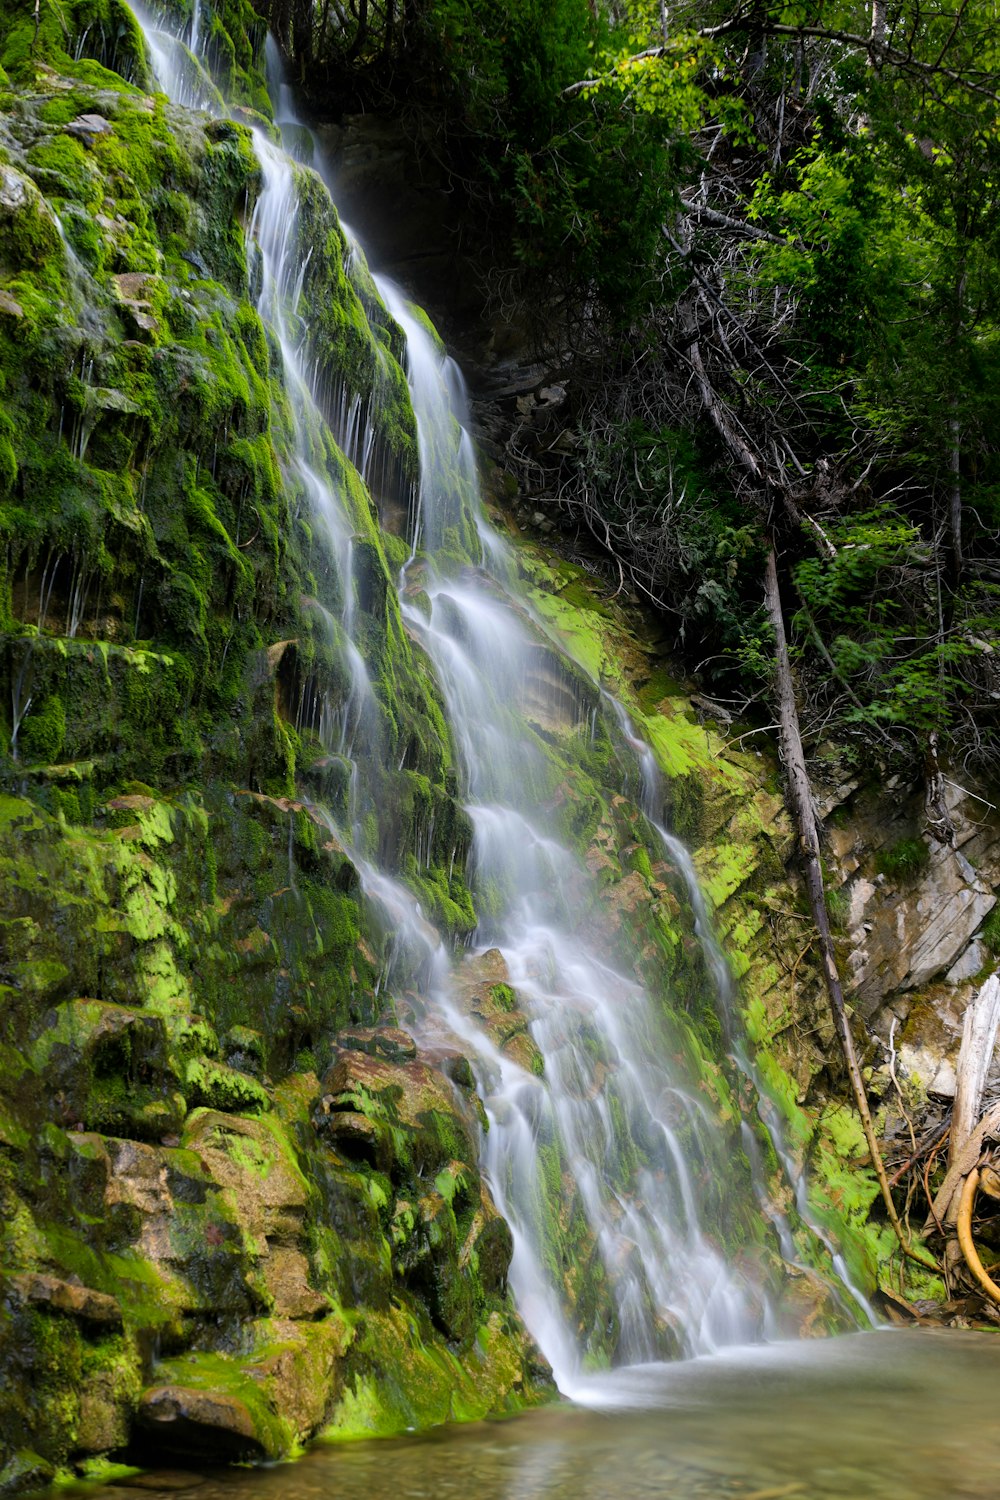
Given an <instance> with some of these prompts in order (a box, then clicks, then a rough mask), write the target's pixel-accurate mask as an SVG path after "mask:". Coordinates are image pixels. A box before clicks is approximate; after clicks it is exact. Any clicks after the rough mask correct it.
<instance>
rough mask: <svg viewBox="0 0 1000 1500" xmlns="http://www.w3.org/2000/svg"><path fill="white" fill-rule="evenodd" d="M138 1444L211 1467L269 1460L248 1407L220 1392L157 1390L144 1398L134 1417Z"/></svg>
mask: <svg viewBox="0 0 1000 1500" xmlns="http://www.w3.org/2000/svg"><path fill="white" fill-rule="evenodd" d="M137 1424H138V1428H139V1432H138V1434H137V1436H138V1439H139V1442H140V1444H142V1446H143V1447H145V1446H146V1445H147V1444H148V1445H149V1447H150V1449H151V1450H152V1451H153V1452H162V1451H163V1450H165V1449H167V1450H169V1451H170V1452H173V1453H185V1454H190V1455H191V1456H192V1457H195V1458H209V1459H213V1460H215V1461H218V1460H220V1459H221V1460H222V1461H224V1462H230V1461H232V1460H238V1459H242V1460H247V1459H263V1458H267V1457H268V1456H269V1453H268V1446H267V1443H266V1441H264V1440H263V1439H262V1437H261V1436H260V1435H259V1433H258V1431H257V1428H256V1426H255V1424H254V1420H253V1418H252V1417H251V1415H250V1412H249V1409H248V1408H247V1406H246V1405H245V1404H244V1403H243V1402H242V1401H240V1400H239V1399H238V1398H237V1397H235V1396H228V1395H225V1394H223V1393H221V1392H219V1391H199V1390H190V1389H185V1388H184V1387H183V1386H178V1385H157V1386H153V1387H152V1388H151V1389H150V1390H148V1391H145V1392H144V1393H143V1396H142V1399H141V1401H140V1402H139V1410H138V1413H137Z"/></svg>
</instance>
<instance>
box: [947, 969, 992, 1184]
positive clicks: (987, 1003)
mask: <svg viewBox="0 0 1000 1500" xmlns="http://www.w3.org/2000/svg"><path fill="white" fill-rule="evenodd" d="M998 1029H1000V977H998V976H997V975H996V974H991V975H990V977H989V979H987V981H986V983H985V984H984V985H983V986H982V988H981V989H980V991H979V993H978V994H977V995H976V997H975V999H973V1000H971V1001H970V1002H969V1006H968V1009H967V1010H966V1012H965V1023H964V1025H963V1027H962V1045H961V1048H960V1049H959V1053H958V1067H957V1069H956V1072H957V1075H958V1079H957V1083H956V1086H955V1107H954V1109H953V1110H952V1114H951V1139H950V1141H949V1143H948V1165H949V1166H954V1164H955V1162H957V1161H958V1159H959V1157H960V1156H961V1154H962V1150H963V1148H964V1147H965V1145H966V1143H967V1142H968V1140H969V1138H970V1137H971V1135H972V1132H973V1131H974V1130H975V1128H976V1126H977V1125H978V1124H979V1110H980V1107H981V1105H982V1100H983V1089H984V1088H985V1087H986V1075H987V1073H988V1072H989V1070H990V1063H991V1062H992V1061H993V1053H994V1051H995V1050H996V1044H997V1031H998Z"/></svg>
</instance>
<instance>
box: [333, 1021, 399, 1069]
mask: <svg viewBox="0 0 1000 1500" xmlns="http://www.w3.org/2000/svg"><path fill="white" fill-rule="evenodd" d="M337 1045H338V1046H339V1047H343V1048H344V1049H345V1050H346V1051H349V1052H366V1053H367V1054H368V1055H369V1056H370V1057H385V1058H388V1060H389V1061H390V1062H412V1061H413V1059H414V1058H415V1057H416V1055H417V1044H416V1042H415V1041H414V1040H413V1038H412V1037H411V1036H410V1035H409V1033H408V1032H405V1031H402V1030H400V1028H399V1027H397V1026H376V1027H352V1028H351V1030H350V1031H342V1032H341V1033H340V1035H339V1036H338V1037H337Z"/></svg>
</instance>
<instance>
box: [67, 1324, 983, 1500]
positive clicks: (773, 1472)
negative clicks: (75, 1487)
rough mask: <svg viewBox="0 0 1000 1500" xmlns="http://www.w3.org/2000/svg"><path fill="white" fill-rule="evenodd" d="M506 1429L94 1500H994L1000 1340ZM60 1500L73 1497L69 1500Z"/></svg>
mask: <svg viewBox="0 0 1000 1500" xmlns="http://www.w3.org/2000/svg"><path fill="white" fill-rule="evenodd" d="M577 1394H578V1395H579V1397H580V1398H581V1400H582V1402H585V1403H586V1404H574V1405H569V1404H559V1405H553V1406H549V1407H545V1408H542V1409H541V1410H535V1411H532V1412H527V1413H524V1414H523V1415H521V1416H518V1417H513V1418H508V1419H507V1420H503V1421H494V1422H478V1423H475V1424H471V1425H468V1426H455V1427H446V1428H438V1429H436V1430H434V1431H433V1432H430V1433H426V1434H421V1435H419V1436H413V1437H405V1438H399V1439H393V1440H382V1441H378V1442H371V1443H352V1444H318V1445H317V1446H316V1447H314V1448H313V1449H312V1450H311V1451H310V1452H309V1453H308V1454H306V1456H305V1457H304V1458H302V1459H300V1460H299V1461H298V1462H297V1463H295V1464H286V1465H281V1466H278V1467H275V1468H272V1469H265V1470H260V1469H258V1470H228V1471H225V1472H213V1473H177V1472H173V1471H172V1472H169V1473H168V1472H166V1471H163V1472H160V1473H157V1472H155V1471H154V1472H150V1473H149V1474H145V1475H143V1476H142V1477H141V1478H140V1479H138V1480H134V1479H133V1480H127V1481H123V1482H122V1483H121V1484H114V1485H108V1486H104V1487H102V1488H100V1489H96V1488H95V1487H93V1486H88V1487H87V1489H86V1493H87V1495H88V1496H89V1497H91V1500H95V1497H99V1500H140V1497H141V1500H157V1497H161V1500H168V1497H180V1496H183V1497H185V1500H187V1497H190V1500H279V1497H280V1500H334V1497H335V1500H448V1497H455V1500H466V1497H468V1500H533V1497H536V1496H538V1497H540V1496H546V1497H552V1500H633V1497H634V1500H640V1497H647V1496H649V1497H652V1496H658V1497H663V1500H696V1497H697V1500H704V1497H718V1500H724V1497H739V1500H751V1497H753V1500H782V1497H784V1496H788V1497H790V1500H792V1497H794V1500H826V1497H828V1496H829V1497H833V1496H838V1497H845V1496H850V1497H854V1500H965V1497H976V1500H1000V1336H997V1335H992V1334H988V1333H973V1332H959V1331H952V1330H940V1331H938V1330H923V1329H914V1330H912V1331H901V1332H884V1333H864V1334H856V1335H851V1336H848V1337H844V1338H838V1339H829V1340H822V1341H817V1342H810V1343H798V1344H780V1345H771V1346H768V1347H764V1348H756V1349H749V1350H738V1351H730V1352H728V1353H726V1354H724V1355H719V1356H716V1357H713V1358H711V1359H704V1360H696V1361H692V1362H690V1363H687V1364H677V1365H669V1366H664V1365H655V1366H645V1367H639V1368H635V1369H632V1370H628V1371H623V1372H619V1373H617V1374H615V1375H611V1376H605V1377H597V1378H595V1379H594V1380H593V1381H592V1382H588V1383H587V1384H586V1385H585V1386H584V1387H582V1388H581V1389H580V1391H579V1392H578V1393H577ZM65 1493H66V1492H65V1491H63V1494H64V1495H65Z"/></svg>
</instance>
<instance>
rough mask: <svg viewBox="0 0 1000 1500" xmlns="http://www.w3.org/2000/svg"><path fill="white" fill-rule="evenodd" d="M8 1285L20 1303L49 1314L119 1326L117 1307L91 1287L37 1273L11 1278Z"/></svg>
mask: <svg viewBox="0 0 1000 1500" xmlns="http://www.w3.org/2000/svg"><path fill="white" fill-rule="evenodd" d="M9 1286H10V1288H11V1290H12V1292H13V1294H14V1295H15V1296H17V1297H19V1298H20V1299H21V1300H22V1301H23V1302H31V1303H35V1304H36V1305H37V1306H40V1307H44V1308H46V1309H47V1310H49V1311H50V1312H59V1313H67V1314H68V1315H69V1316H70V1317H72V1318H79V1319H80V1321H81V1322H84V1323H93V1324H97V1325H100V1326H102V1327H105V1328H120V1327H121V1323H122V1310H121V1304H120V1303H119V1302H118V1301H117V1299H116V1298H114V1297H109V1296H108V1295H107V1294H106V1293H105V1292H95V1291H94V1290H93V1288H92V1287H87V1286H74V1285H73V1284H72V1283H71V1282H68V1281H60V1280H59V1278H58V1277H56V1276H46V1275H44V1274H42V1273H41V1272H38V1271H27V1272H24V1273H23V1274H21V1275H17V1276H12V1277H11V1278H10V1282H9Z"/></svg>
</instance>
